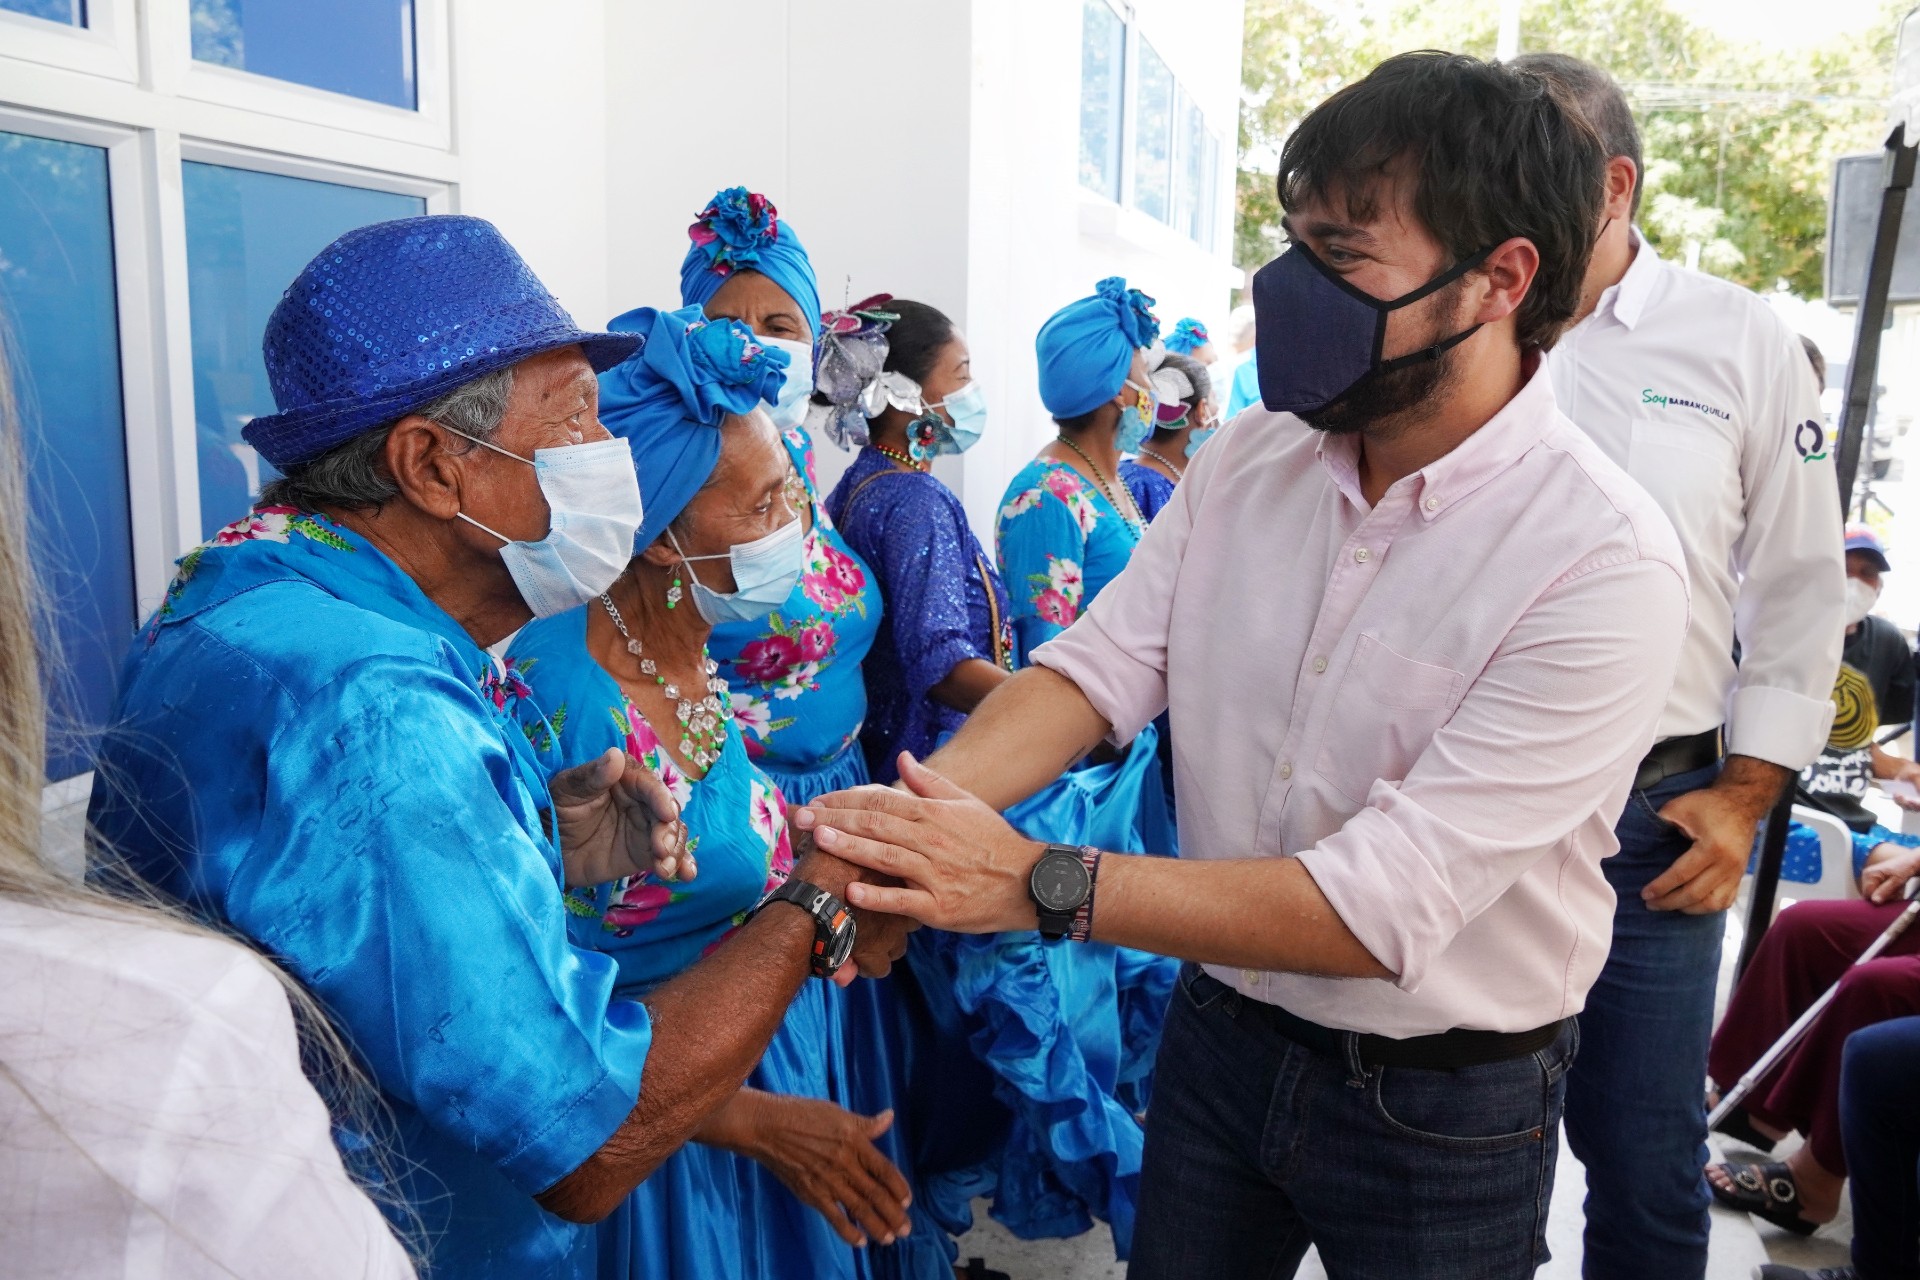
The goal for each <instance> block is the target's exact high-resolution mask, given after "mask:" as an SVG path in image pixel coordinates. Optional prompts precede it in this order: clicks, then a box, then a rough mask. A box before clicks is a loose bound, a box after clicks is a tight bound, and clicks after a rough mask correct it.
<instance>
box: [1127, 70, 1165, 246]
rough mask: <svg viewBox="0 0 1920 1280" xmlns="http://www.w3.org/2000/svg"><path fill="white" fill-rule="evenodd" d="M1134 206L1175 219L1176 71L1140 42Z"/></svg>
mask: <svg viewBox="0 0 1920 1280" xmlns="http://www.w3.org/2000/svg"><path fill="white" fill-rule="evenodd" d="M1133 207H1134V208H1136V209H1138V210H1139V211H1140V212H1142V213H1144V214H1146V215H1148V216H1149V217H1153V218H1158V219H1160V221H1162V222H1171V221H1172V220H1173V72H1171V71H1169V70H1167V64H1166V63H1164V62H1162V61H1161V60H1160V55H1159V54H1157V53H1155V52H1154V51H1153V46H1152V45H1150V44H1148V43H1147V42H1146V41H1145V40H1142V41H1140V92H1139V95H1138V97H1137V98H1136V99H1135V101H1134V115H1133Z"/></svg>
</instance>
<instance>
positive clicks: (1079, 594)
mask: <svg viewBox="0 0 1920 1280" xmlns="http://www.w3.org/2000/svg"><path fill="white" fill-rule="evenodd" d="M1139 541H1140V530H1139V528H1138V527H1137V526H1135V525H1134V524H1133V522H1132V521H1131V520H1128V519H1127V518H1125V517H1123V516H1122V515H1121V514H1120V512H1119V511H1118V510H1116V509H1115V508H1114V505H1113V504H1112V503H1111V502H1109V501H1108V500H1107V497H1106V495H1105V494H1103V493H1101V492H1100V490H1099V487H1098V486H1096V485H1095V484H1094V483H1093V482H1092V481H1090V480H1088V479H1087V478H1086V477H1084V476H1082V475H1081V474H1080V473H1079V472H1078V471H1076V470H1074V469H1073V468H1072V467H1070V466H1068V465H1067V464H1065V463H1064V462H1055V461H1053V460H1052V459H1050V458H1036V459H1035V460H1034V461H1032V462H1030V463H1028V464H1027V465H1026V466H1025V467H1024V468H1022V469H1021V471H1020V473H1019V474H1018V475H1016V476H1014V478H1013V483H1012V484H1010V485H1009V486H1007V493H1006V497H1005V498H1004V499H1003V500H1002V501H1001V503H1000V518H999V520H998V522H997V527H996V535H995V542H996V544H997V546H998V550H999V556H1000V573H1001V576H1002V577H1004V578H1005V579H1006V583H1007V591H1008V593H1009V594H1010V595H1011V596H1012V604H1013V612H1012V620H1013V634H1014V649H1015V660H1016V662H1017V664H1018V665H1020V666H1025V665H1026V663H1027V659H1028V656H1029V655H1030V654H1032V652H1033V651H1034V650H1035V649H1037V648H1038V647H1039V646H1041V645H1043V644H1045V643H1046V642H1047V641H1049V640H1051V639H1053V637H1055V636H1057V635H1059V634H1060V633H1061V632H1062V631H1064V630H1066V629H1067V628H1068V627H1070V626H1072V625H1073V621H1074V619H1075V618H1078V617H1079V616H1080V615H1081V614H1082V613H1084V612H1085V611H1086V610H1087V608H1088V606H1090V605H1092V603H1093V601H1094V597H1096V596H1098V595H1099V594H1100V591H1101V589H1102V588H1104V587H1105V586H1106V585H1107V584H1108V583H1109V582H1111V581H1113V580H1114V578H1116V577H1118V576H1119V574H1120V571H1121V570H1122V569H1124V568H1126V567H1127V561H1128V560H1129V559H1130V558H1131V557H1132V555H1133V549H1134V547H1135V546H1136V545H1138V543H1139Z"/></svg>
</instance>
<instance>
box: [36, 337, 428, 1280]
mask: <svg viewBox="0 0 1920 1280" xmlns="http://www.w3.org/2000/svg"><path fill="white" fill-rule="evenodd" d="M0 320H3V317H0ZM8 337H9V334H8V332H7V330H6V328H5V326H4V323H0V897H6V898H12V899H15V900H19V901H27V902H31V903H33V904H34V905H36V906H40V907H45V908H49V909H53V910H60V911H68V912H71V913H74V914H76V915H90V916H95V917H107V918H111V919H115V920H120V921H124V922H125V923H126V924H127V925H128V926H129V927H134V928H151V929H161V930H166V931H169V932H173V933H182V934H191V935H197V936H201V937H206V938H217V939H219V940H221V941H223V942H225V943H227V944H228V945H236V946H247V943H246V941H245V939H242V938H236V937H234V936H232V935H230V934H224V933H220V932H218V931H216V930H214V929H211V928H209V927H207V926H206V925H205V924H202V923H200V922H198V921H196V920H195V919H193V918H191V917H189V916H188V915H187V914H186V912H185V911H184V910H182V909H181V908H180V907H179V906H178V905H177V904H175V903H172V902H170V901H168V900H166V899H164V898H162V897H161V896H160V894H159V893H158V891H157V890H155V889H153V888H152V887H151V886H150V885H148V884H146V882H144V881H141V880H138V879H136V878H135V877H133V876H131V875H130V874H128V873H126V872H125V871H124V870H122V869H121V868H120V866H119V860H118V859H117V858H114V857H112V856H111V855H110V851H108V850H106V849H105V847H104V845H103V844H102V843H101V842H100V841H99V840H98V838H97V837H96V836H95V834H94V833H92V832H89V833H88V839H87V846H88V864H89V870H90V875H89V877H88V879H87V880H86V881H84V882H83V881H76V880H73V879H70V878H69V877H68V876H66V875H64V874H62V873H61V872H60V871H59V870H58V869H57V868H55V867H54V866H52V865H50V864H49V863H48V861H47V859H46V857H45V854H44V852H43V843H42V841H43V831H42V819H41V790H42V787H43V785H44V784H45V780H46V749H47V737H48V733H47V707H46V701H45V698H44V697H43V695H42V693H41V690H42V688H43V687H45V686H46V685H47V684H49V683H52V681H51V680H50V679H49V677H50V676H54V675H59V674H61V673H63V672H64V664H63V663H61V661H60V657H59V650H58V638H57V633H56V632H55V630H54V628H53V626H52V619H51V617H50V616H49V615H48V611H47V609H46V606H45V602H44V601H43V599H42V598H41V596H40V593H39V590H38V587H37V585H36V582H37V579H36V577H35V575H34V572H33V566H32V563H31V560H30V558H29V550H28V529H29V516H28V511H27V495H26V468H25V464H24V460H23V453H22V449H21V442H20V434H21V429H20V421H21V420H20V416H19V413H18V412H17V405H16V402H15V399H14V390H13V378H12V373H11V366H12V363H13V362H12V360H11V359H10V358H9V356H10V354H11V352H10V347H11V344H10V343H9V342H8V340H7V339H8ZM247 949H248V950H251V951H255V954H258V952H257V950H255V949H254V948H252V947H250V946H248V947H247ZM260 959H261V961H262V963H263V964H265V965H266V967H267V970H268V972H270V973H271V974H272V975H273V976H274V977H275V978H277V979H278V980H279V982H280V986H281V988H282V989H283V990H284V991H285V993H286V997H287V1002H288V1004H290V1005H291V1006H292V1008H293V1016H294V1021H295V1023H296V1024H297V1026H298V1027H299V1032H300V1059H301V1065H302V1067H303V1068H304V1069H305V1071H306V1074H307V1077H308V1079H309V1080H310V1081H312V1083H313V1085H314V1087H315V1088H316V1089H317V1090H318V1092H319V1093H320V1096H321V1098H322V1099H323V1100H324V1101H325V1102H326V1104H327V1108H328V1110H329V1111H330V1112H331V1113H332V1116H333V1118H334V1122H335V1124H336V1125H343V1126H347V1127H350V1128H352V1129H353V1130H354V1131H356V1132H358V1133H360V1134H363V1135H366V1136H367V1137H368V1138H369V1140H370V1141H373V1143H374V1145H373V1147H372V1148H371V1149H370V1150H369V1151H366V1152H360V1153H356V1157H355V1160H353V1161H348V1162H347V1170H348V1173H349V1174H350V1175H351V1176H353V1177H354V1178H355V1180H356V1181H358V1182H359V1183H360V1185H361V1188H362V1189H363V1190H365V1191H366V1192H367V1194H368V1195H369V1196H370V1197H372V1198H373V1199H374V1200H375V1201H376V1202H377V1203H379V1204H380V1205H381V1206H382V1207H383V1208H384V1209H386V1210H387V1218H388V1222H389V1224H390V1225H393V1226H394V1229H395V1234H396V1235H397V1236H398V1237H399V1238H400V1241H401V1244H402V1245H403V1246H405V1247H406V1249H407V1251H408V1252H409V1253H410V1254H411V1255H413V1258H414V1260H415V1262H416V1263H418V1262H420V1261H422V1259H423V1258H424V1256H425V1250H424V1248H423V1245H422V1241H423V1240H424V1231H423V1230H422V1227H421V1224H420V1222H419V1219H418V1217H417V1215H416V1214H415V1212H414V1210H413V1208H412V1207H411V1206H410V1205H408V1204H407V1203H406V1202H405V1201H404V1200H403V1199H402V1198H401V1195H400V1192H399V1189H398V1188H399V1181H398V1178H397V1177H396V1172H397V1170H396V1169H395V1168H394V1167H393V1161H392V1159H391V1152H390V1147H389V1146H388V1144H384V1143H381V1142H379V1141H378V1139H379V1137H380V1136H381V1135H384V1134H387V1133H390V1132H391V1130H392V1119H391V1116H390V1115H389V1114H388V1112H387V1110H386V1107H385V1105H384V1103H383V1102H382V1101H381V1099H380V1096H379V1093H378V1092H377V1090H375V1088H374V1086H373V1084H372V1082H371V1081H370V1080H369V1079H368V1077H367V1075H366V1073H365V1072H364V1071H363V1070H362V1069H361V1068H360V1066H359V1065H358V1063H357V1061H356V1060H355V1058H354V1057H353V1054H352V1051H351V1049H350V1048H349V1046H348V1044H347V1042H346V1041H345V1040H344V1039H343V1038H342V1037H341V1035H340V1033H339V1031H338V1030H337V1029H335V1027H334V1026H333V1023H332V1022H331V1021H330V1020H329V1019H328V1017H327V1015H326V1012H325V1010H324V1009H322V1008H321V1006H320V1004H319V1002H318V1001H316V1000H315V999H314V997H313V995H312V994H311V993H310V992H308V991H307V990H306V988H304V987H302V986H301V985H300V984H299V983H298V982H296V981H295V980H294V979H293V978H292V977H290V976H289V975H288V974H287V973H286V971H285V970H283V969H282V968H280V966H279V965H277V964H275V963H273V961H272V960H271V959H270V958H268V957H265V956H261V957H260ZM0 1075H3V1076H6V1077H7V1078H8V1079H9V1080H10V1081H11V1082H12V1083H13V1084H14V1085H15V1087H16V1088H22V1085H21V1082H20V1081H19V1079H18V1078H17V1077H16V1076H15V1075H14V1073H13V1072H12V1071H11V1070H10V1069H9V1068H8V1066H7V1063H6V1061H5V1060H4V1059H0ZM22 1091H23V1092H25V1090H24V1088H22ZM29 1096H30V1095H29ZM368 1163H370V1164H371V1169H370V1171H367V1172H364V1173H363V1168H364V1166H365V1165H366V1164H368ZM356 1164H359V1165H362V1166H363V1167H362V1168H356V1167H355V1166H356ZM120 1190H121V1191H122V1192H123V1193H124V1194H126V1195H127V1196H128V1197H130V1198H132V1199H135V1200H140V1199H141V1197H140V1196H139V1194H138V1192H136V1191H135V1190H134V1189H133V1188H131V1187H128V1186H124V1185H122V1186H121V1187H120ZM142 1202H143V1203H144V1201H142ZM147 1207H148V1208H149V1209H153V1208H154V1206H152V1205H148V1206H147ZM155 1212H156V1213H159V1211H158V1210H155ZM159 1216H162V1217H164V1214H160V1215H159ZM396 1219H397V1220H398V1221H397V1223H396Z"/></svg>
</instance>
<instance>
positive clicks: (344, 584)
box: [90, 507, 652, 1280]
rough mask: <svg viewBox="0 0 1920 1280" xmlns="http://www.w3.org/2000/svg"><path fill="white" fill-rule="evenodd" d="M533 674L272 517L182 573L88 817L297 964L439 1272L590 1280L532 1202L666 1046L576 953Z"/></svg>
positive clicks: (278, 513)
mask: <svg viewBox="0 0 1920 1280" xmlns="http://www.w3.org/2000/svg"><path fill="white" fill-rule="evenodd" d="M512 691H513V680H512V678H511V675H510V674H503V672H502V671H501V669H500V667H499V666H498V665H497V664H496V663H495V661H494V659H492V658H491V657H489V656H488V655H487V654H486V653H485V652H483V651H482V650H481V649H479V648H478V647H477V646H475V644H474V643H473V640H472V639H471V638H470V637H469V636H468V635H467V633H466V632H465V631H464V630H462V629H461V627H460V626H459V624H457V623H456V622H455V621H454V620H453V619H452V618H451V617H449V616H448V615H447V614H446V613H445V612H444V611H443V610H442V609H440V608H439V607H438V606H437V605H435V604H434V603H433V602H432V601H431V600H429V599H428V598H427V597H426V596H425V595H424V594H422V593H421V591H420V589H419V588H418V587H417V586H416V585H415V584H414V582H413V580H412V579H411V578H409V577H408V576H407V575H406V574H404V573H403V572H401V570H400V569H399V568H398V567H397V566H395V564H394V563H393V562H392V561H391V560H389V559H388V558H387V557H386V556H385V555H383V554H382V553H381V552H380V551H379V550H378V549H377V548H376V547H374V546H373V545H372V544H371V543H369V542H367V541H366V540H364V539H362V538H361V537H360V536H359V535H357V534H355V533H353V532H352V531H351V530H348V529H346V528H344V527H343V526H340V525H337V524H335V523H333V522H332V521H330V520H328V519H326V518H325V517H323V516H317V515H310V514H307V513H305V512H301V511H297V510H295V509H293V508H289V507H262V508H259V509H257V510H256V511H254V512H253V513H252V514H251V515H249V516H247V517H246V518H244V519H242V520H240V521H237V522H236V523H234V524H233V525H230V526H228V527H227V528H226V529H224V530H222V531H221V532H220V533H219V534H218V535H217V536H216V537H215V538H214V540H213V541H211V542H209V543H207V544H206V545H204V546H202V547H200V548H198V549H196V550H195V551H193V552H192V553H190V554H189V555H187V556H186V557H185V558H183V559H182V560H181V562H180V569H179V573H178V576H177V577H176V578H175V580H174V583H173V586H172V587H171V588H170V589H169V591H168V593H167V597H166V601H165V603H164V604H163V605H162V606H161V607H160V609H159V610H158V612H156V613H155V614H154V615H153V617H152V618H150V619H149V620H148V621H147V623H146V625H145V626H144V627H143V628H142V629H141V631H140V632H139V634H138V635H137V636H136V637H135V639H134V642H133V648H132V651H131V652H130V653H129V655H128V657H127V661H126V665H125V667H124V668H123V669H122V673H121V692H120V699H119V704H118V707H117V709H116V712H115V721H114V729H113V731H112V732H111V733H110V734H109V735H108V737H107V739H106V742H105V743H104V745H103V747H102V750H101V756H100V763H99V768H98V769H97V771H96V775H95V776H96V784H95V791H94V798H93V806H92V813H91V815H90V816H91V818H92V820H93V823H94V825H95V827H96V828H97V829H98V830H99V831H100V833H101V834H102V836H103V837H104V838H105V840H106V842H107V845H108V846H109V847H112V848H114V849H117V850H118V851H120V852H121V853H122V854H123V855H124V856H125V857H126V859H127V860H128V862H129V864H130V866H131V869H132V870H134V871H135V872H137V873H138V874H140V875H142V876H144V877H145V878H146V879H148V880H149V881H151V882H152V883H153V884H155V885H157V886H158V887H159V888H160V889H162V890H164V891H165V892H167V893H169V894H172V895H173V896H175V897H177V898H179V899H181V900H182V901H183V902H185V903H187V904H188V905H189V907H191V908H192V909H193V910H195V911H197V912H199V913H201V914H202V915H204V916H205V917H207V918H208V919H210V920H212V921H214V922H216V923H218V924H220V925H223V926H226V927H229V928H232V929H233V930H235V931H236V932H238V933H240V934H242V935H244V936H245V937H246V938H247V939H249V940H250V941H251V942H252V943H254V944H255V945H257V946H258V947H260V948H261V949H262V950H263V951H265V952H266V953H268V954H269V955H272V956H273V957H275V958H276V959H277V960H278V961H279V962H280V963H281V964H283V965H284V966H286V968H287V969H288V971H289V972H291V973H292V974H293V975H294V976H295V977H297V978H298V979H299V980H300V981H301V982H302V983H303V984H304V985H305V986H306V987H307V988H308V989H309V990H311V991H312V992H313V993H314V995H315V996H317V997H318V998H319V999H320V1001H321V1002H322V1003H323V1004H324V1005H325V1006H326V1009H327V1012H328V1013H329V1014H330V1015H331V1016H332V1017H333V1018H334V1019H335V1021H336V1022H337V1023H338V1025H339V1027H340V1030H341V1032H342V1033H343V1034H344V1035H345V1037H346V1039H347V1041H348V1043H349V1044H351V1045H352V1046H353V1049H354V1052H355V1053H356V1054H357V1055H358V1057H359V1059H360V1061H361V1063H362V1064H363V1065H364V1066H365V1068H366V1070H367V1072H368V1074H369V1075H370V1076H371V1078H372V1080H373V1082H374V1084H375V1085H376V1086H378V1088H379V1090H380V1094H381V1098H382V1100H383V1102H384V1103H385V1105H386V1108H387V1110H388V1111H389V1112H390V1113H391V1115H392V1121H393V1124H392V1131H391V1133H390V1134H380V1135H368V1134H365V1133H361V1132H357V1131H353V1130H348V1129H338V1130H336V1134H337V1136H338V1138H339V1139H340V1142H341V1145H342V1148H343V1154H344V1155H345V1156H346V1158H347V1160H348V1162H349V1163H350V1164H356V1163H357V1164H360V1165H361V1167H360V1169H359V1170H358V1171H359V1172H360V1173H362V1174H363V1175H370V1174H375V1173H377V1170H375V1169H373V1168H372V1167H370V1166H367V1165H366V1164H365V1163H364V1160H363V1159H361V1153H364V1152H365V1151H366V1150H368V1149H369V1144H370V1143H371V1142H377V1141H382V1140H385V1141H389V1142H390V1143H391V1151H390V1156H391V1159H390V1161H389V1164H390V1165H391V1167H392V1168H393V1169H395V1170H396V1171H397V1177H398V1179H399V1184H398V1186H397V1187H396V1188H394V1189H395V1190H396V1191H397V1192H398V1194H399V1196H400V1198H401V1199H403V1200H404V1201H405V1202H406V1203H408V1204H410V1205H411V1207H412V1208H413V1209H414V1210H415V1211H416V1212H417V1213H418V1215H419V1220H418V1222H417V1223H414V1224H410V1225H413V1226H416V1227H418V1228H423V1230H422V1231H421V1234H420V1238H421V1239H423V1240H424V1241H426V1242H428V1245H429V1247H430V1249H431V1257H430V1259H429V1265H430V1270H429V1271H423V1273H422V1274H423V1275H424V1274H431V1275H433V1276H440V1277H460V1278H461V1280H466V1278H467V1277H482V1278H488V1277H498V1278H499V1280H524V1278H526V1277H574V1276H585V1275H590V1274H592V1266H593V1233H592V1231H591V1230H590V1229H588V1228H586V1227H581V1226H576V1225H574V1224H572V1223H569V1222H564V1221H562V1220H561V1219H559V1218H557V1217H554V1216H553V1215H552V1214H549V1213H547V1212H546V1211H544V1210H543V1209H541V1208H540V1206H539V1205H538V1204H537V1203H536V1202H535V1200H534V1196H535V1195H536V1194H537V1193H539V1192H541V1191H544V1190H545V1189H546V1188H548V1187H550V1186H552V1185H553V1184H554V1183H555V1182H557V1181H559V1180H560V1179H561V1178H563V1177H565V1176H566V1175H567V1174H568V1173H571V1172H572V1171H573V1170H574V1169H575V1168H577V1167H578V1166H579V1165H580V1164H581V1163H582V1162H583V1161H585V1160H586V1159H587V1157H588V1156H590V1155H592V1154H593V1153H594V1152H595V1151H597V1150H598V1149H599V1148H600V1147H601V1146H602V1145H603V1144H604V1143H605V1142H606V1140H607V1139H608V1138H609V1137H611V1136H612V1135H613V1133H614V1132H615V1131H616V1130H617V1129H619V1127H620V1126H621V1125H622V1124H623V1123H624V1122H625V1121H626V1118H627V1115H628V1113H629V1112H631V1111H632V1109H633V1104H634V1099H635V1098H636V1097H637V1096H638V1094H639V1088H640V1076H641V1070H642V1066H643V1064H644V1062H645V1060H646V1055H647V1050H648V1047H649V1045H650V1044H651V1041H652V1023H651V1021H650V1019H649V1018H648V1015H647V1011H646V1008H645V1007H644V1006H642V1005H640V1004H638V1003H636V1002H633V1001H630V1000H626V999H622V998H619V997H618V996H616V994H615V985H616V973H615V965H614V963H613V961H612V960H611V959H609V958H608V957H607V956H605V955H602V954H600V953H598V952H596V951H592V950H586V949H582V948H580V947H577V946H575V945H573V943H572V942H571V941H570V939H569V937H568V927H567V920H568V916H567V909H566V907H565V905H564V903H563V899H562V870H561V863H560V856H559V853H558V851H557V850H556V848H555V847H554V845H553V844H552V842H551V841H550V840H549V839H548V838H547V835H546V833H545V832H544V831H543V830H542V824H541V812H542V810H543V809H544V808H545V807H546V805H547V800H546V781H545V775H544V773H543V772H542V771H541V769H540V767H539V764H538V762H537V761H536V760H535V759H534V756H533V752H532V750H531V749H530V747H529V744H528V742H527V739H526V736H525V735H524V734H523V733H521V731H520V727H519V726H518V725H517V724H516V723H514V721H513V719H512V718H511V716H510V715H509V714H508V712H507V711H506V707H507V706H508V703H509V701H510V700H511V695H512Z"/></svg>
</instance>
